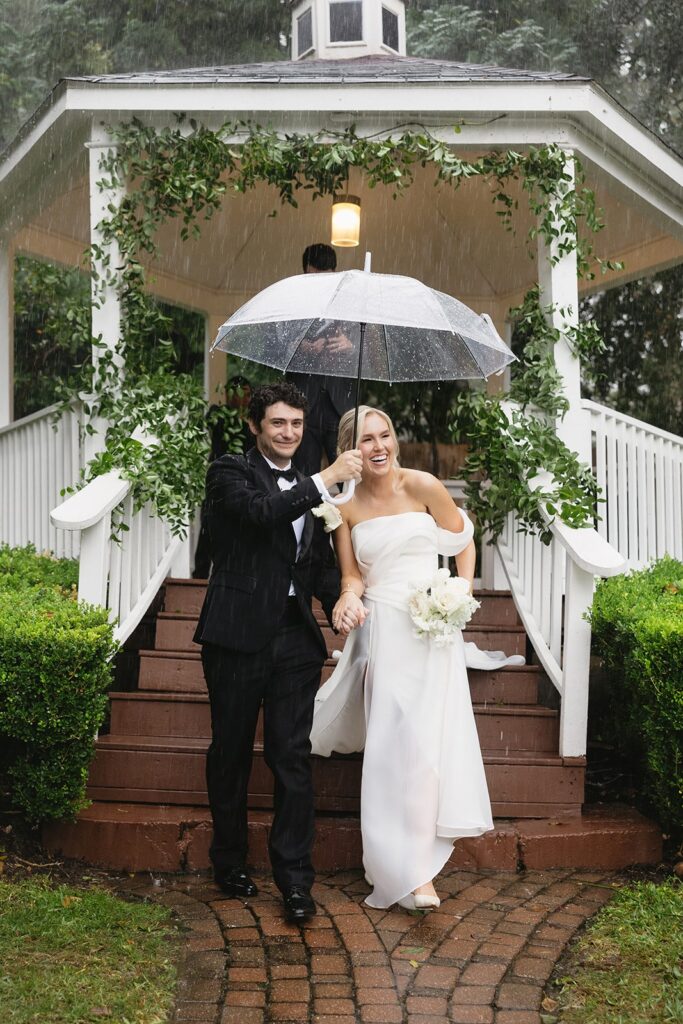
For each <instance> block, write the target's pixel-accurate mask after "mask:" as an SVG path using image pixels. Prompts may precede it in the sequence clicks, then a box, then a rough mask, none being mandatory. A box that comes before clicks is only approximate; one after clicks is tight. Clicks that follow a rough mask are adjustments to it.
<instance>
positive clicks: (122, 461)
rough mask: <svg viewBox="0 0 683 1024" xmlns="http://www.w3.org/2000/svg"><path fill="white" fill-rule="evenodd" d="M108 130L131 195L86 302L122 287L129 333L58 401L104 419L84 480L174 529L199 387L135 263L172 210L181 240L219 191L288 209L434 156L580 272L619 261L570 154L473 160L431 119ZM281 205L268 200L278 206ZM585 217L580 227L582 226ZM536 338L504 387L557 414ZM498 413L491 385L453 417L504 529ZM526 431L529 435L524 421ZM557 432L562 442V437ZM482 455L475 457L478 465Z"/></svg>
mask: <svg viewBox="0 0 683 1024" xmlns="http://www.w3.org/2000/svg"><path fill="white" fill-rule="evenodd" d="M457 127H458V126H455V128H456V130H457ZM109 132H110V134H111V136H112V139H113V142H114V143H115V148H113V149H112V150H110V151H109V152H108V153H107V154H106V155H105V157H104V158H103V160H102V163H101V168H102V173H103V177H102V180H101V182H100V183H99V184H100V188H102V189H107V190H108V189H112V188H117V187H119V186H121V185H126V186H127V187H128V191H127V192H126V194H125V196H124V198H123V199H122V201H121V202H120V204H119V205H118V206H115V205H112V206H111V207H110V208H109V210H108V216H107V218H106V219H105V220H104V221H103V222H102V223H101V224H100V225H99V229H100V232H101V235H102V239H103V241H102V245H101V246H99V247H93V248H92V249H91V251H90V254H89V258H90V268H91V275H92V277H93V279H94V291H95V298H94V302H95V303H97V302H99V301H101V299H102V297H103V295H104V290H105V289H106V288H107V287H110V286H112V285H113V286H114V287H116V288H117V289H118V292H119V296H120V300H121V308H122V317H123V329H122V337H121V339H120V341H119V343H118V345H117V346H116V347H115V349H114V350H111V349H109V348H107V347H106V346H104V345H103V344H102V343H101V341H99V340H98V339H95V341H94V344H95V346H96V350H97V352H98V358H97V359H96V361H95V364H94V365H93V366H89V367H86V368H84V374H83V377H82V378H81V380H80V381H79V382H78V385H77V386H76V387H75V388H71V390H70V391H69V392H68V394H66V395H65V400H69V399H70V398H73V397H74V394H75V393H79V394H81V395H82V394H83V393H85V394H87V396H88V398H87V401H86V411H87V413H88V414H89V415H90V417H91V425H90V427H89V428H88V429H93V427H92V423H94V422H95V421H96V419H97V418H101V419H103V420H105V421H106V422H107V423H108V432H107V437H106V450H105V452H103V453H102V454H101V455H99V456H98V457H97V458H96V459H95V460H94V461H93V462H92V463H91V464H90V466H89V467H88V468H87V472H86V475H87V476H88V477H91V476H93V475H96V474H98V473H101V472H104V471H106V470H107V469H109V468H112V467H113V466H116V467H117V468H118V469H119V470H120V471H122V473H123V474H124V475H125V476H126V477H127V478H128V479H129V480H130V481H131V482H132V484H133V497H134V499H135V502H136V504H137V505H138V506H140V505H142V504H143V503H145V502H146V501H151V502H152V503H153V504H154V506H155V507H156V510H157V512H158V514H159V515H160V516H162V517H163V518H165V519H166V520H167V521H168V522H169V524H170V526H171V528H172V530H173V531H174V532H176V533H183V532H184V531H185V530H186V528H187V523H188V522H189V519H190V518H191V516H192V514H193V512H194V509H195V508H196V507H197V505H198V504H199V502H200V500H201V497H202V493H203V488H204V476H205V470H206V460H207V457H208V451H209V441H208V436H207V432H206V425H205V422H204V414H205V410H206V404H205V400H204V396H203V394H202V392H201V388H200V387H199V385H198V384H197V382H196V381H194V380H192V379H191V378H188V377H186V376H183V375H179V374H177V373H176V372H175V369H174V363H175V354H174V351H173V346H172V343H171V341H170V339H169V332H168V320H167V318H166V317H165V316H164V315H163V313H162V312H161V311H160V309H159V307H158V305H157V304H156V303H155V302H154V300H153V299H152V298H151V297H150V296H149V295H148V294H147V293H146V291H145V273H144V268H143V264H142V258H143V257H144V256H148V257H150V256H154V255H155V254H156V251H157V248H156V235H157V231H158V229H159V228H160V227H161V226H162V225H163V224H164V223H166V222H167V221H169V220H172V219H178V218H179V219H180V221H181V222H182V227H181V237H182V238H183V239H186V238H189V237H190V236H195V237H196V236H197V235H199V233H200V231H201V222H202V221H204V222H205V221H208V220H210V218H211V217H212V216H213V214H214V213H215V212H216V210H218V209H219V207H220V205H221V203H222V201H223V199H224V197H225V196H226V194H227V193H228V192H235V193H245V192H247V191H249V190H250V189H253V188H255V187H256V186H257V185H258V184H260V183H261V182H267V183H268V184H270V185H271V186H273V187H274V188H275V189H276V190H277V192H278V195H279V199H280V203H281V204H289V205H291V206H294V207H296V206H297V198H298V196H299V194H300V193H301V192H302V191H306V192H309V193H312V197H313V199H317V198H320V197H323V196H332V195H335V194H338V193H340V192H343V191H345V190H346V189H347V187H348V179H349V174H350V172H351V170H352V169H353V168H357V169H359V170H360V171H362V173H363V175H364V178H365V181H366V182H367V184H368V185H369V186H370V187H371V188H374V187H377V186H383V187H388V188H390V189H391V192H392V195H393V196H394V198H397V197H398V196H400V195H401V194H402V193H403V192H405V191H406V190H407V189H408V188H409V187H410V185H411V184H412V182H413V180H414V174H415V170H416V168H417V167H422V168H425V167H433V168H434V171H435V184H442V185H444V186H451V187H454V188H457V187H459V185H460V184H461V183H462V182H463V181H466V180H468V179H471V178H473V177H480V178H484V179H485V180H486V181H487V182H488V184H489V186H490V189H491V199H492V202H493V203H494V204H495V205H496V206H497V213H498V215H499V217H500V219H501V222H502V224H503V226H504V227H505V229H506V230H513V229H514V213H515V210H516V209H517V207H518V200H517V199H516V198H514V197H513V196H512V195H511V194H510V192H509V186H510V184H511V183H513V182H520V183H521V185H522V189H523V192H524V194H525V195H526V197H527V202H528V205H529V209H530V210H531V212H532V213H533V214H534V226H533V227H532V228H531V229H530V231H529V235H528V240H529V242H532V241H533V239H534V238H535V237H536V235H537V234H539V233H540V234H541V235H542V236H543V237H544V238H545V240H546V242H547V243H549V244H550V243H554V252H555V256H554V258H555V259H560V258H561V257H562V256H563V255H564V254H565V253H566V252H569V251H571V250H574V249H575V250H576V252H577V260H578V267H579V272H580V273H581V274H582V275H583V276H585V277H593V276H594V274H595V271H596V269H602V270H603V271H604V270H606V269H610V268H613V267H615V266H617V265H616V264H613V263H611V262H610V261H606V260H602V259H600V258H599V257H598V256H597V255H596V254H595V252H594V249H593V246H592V243H591V241H590V237H591V236H592V234H593V233H595V232H596V231H598V230H599V229H600V228H601V226H602V222H601V219H600V213H599V211H598V209H597V206H596V202H595V196H594V194H593V193H592V192H591V190H590V189H588V188H587V187H586V186H585V181H584V176H583V171H582V169H581V167H580V164H579V163H578V161H576V160H575V161H574V176H573V179H572V176H571V174H570V173H569V171H568V168H567V156H566V154H565V152H564V151H563V150H562V149H561V148H560V147H558V146H543V147H532V148H530V149H529V150H528V151H526V152H523V153H522V152H517V151H514V150H507V151H500V152H491V153H488V154H486V155H485V156H482V157H480V158H478V159H477V160H474V161H468V160H465V159H462V158H461V157H459V156H458V155H457V154H456V153H454V152H453V150H452V149H450V148H449V146H448V145H447V144H446V143H444V142H442V141H440V140H439V139H437V138H435V137H434V136H433V135H432V134H431V133H430V132H429V131H427V130H426V129H421V130H413V129H410V130H409V129H405V130H399V129H396V130H394V131H390V132H386V133H382V134H381V135H379V136H371V137H364V136H360V135H358V134H357V132H356V130H355V128H353V127H352V128H349V129H347V130H345V131H343V132H334V131H325V132H320V133H317V134H312V135H306V134H303V135H302V134H297V133H286V134H282V133H279V132H276V131H272V130H267V129H264V128H262V127H260V126H259V125H256V124H253V123H250V122H243V121H241V122H237V123H229V124H226V125H224V126H223V127H222V128H220V129H219V130H217V131H212V130H210V129H208V128H207V127H205V126H204V125H201V124H197V123H196V122H195V121H193V120H190V121H187V122H186V121H185V120H184V118H182V117H179V118H178V123H177V124H176V125H175V126H173V127H165V128H161V129H157V128H154V127H150V126H149V125H144V124H142V123H141V122H140V121H139V120H133V121H131V122H129V123H127V124H122V125H118V126H115V127H112V128H110V129H109ZM276 213H277V210H274V211H273V215H275V214H276ZM580 222H583V223H584V224H585V225H586V227H587V228H588V229H589V230H588V232H587V233H586V234H585V235H582V236H581V237H579V233H578V225H579V223H580ZM111 243H115V245H116V247H117V248H118V251H119V253H120V261H119V266H117V267H113V266H112V262H111V259H112V257H111V252H110V244H111ZM524 315H525V316H527V317H528V318H534V324H535V325H536V327H538V326H539V325H540V320H541V319H544V314H543V313H542V312H541V313H537V312H533V313H532V311H531V307H529V308H528V309H527V312H526V313H525V314H524ZM532 333H533V332H532ZM544 338H545V340H543V339H542V338H539V340H538V344H534V345H531V346H530V348H529V352H528V353H527V357H528V358H527V364H528V365H527V368H526V371H525V375H523V376H522V377H520V378H519V379H518V380H517V381H516V382H515V386H514V388H513V397H516V399H517V400H518V401H520V403H521V405H522V407H523V409H524V408H525V407H526V406H527V405H528V403H529V401H530V400H531V398H532V396H533V400H534V402H535V404H536V405H538V404H539V399H540V402H541V404H542V405H543V406H544V407H545V409H546V411H547V412H548V413H549V414H550V415H552V416H557V415H561V414H562V412H563V410H564V408H565V407H566V400H565V399H564V398H563V396H562V394H561V387H560V384H561V382H560V379H559V377H558V375H557V373H556V371H555V369H554V365H553V363H552V356H551V354H549V352H550V350H549V349H548V337H547V335H545V336H544ZM582 339H583V340H582ZM587 343H588V342H586V340H585V338H584V336H583V335H581V336H580V337H579V336H577V339H576V344H577V345H579V346H580V345H582V344H587ZM500 411H501V410H500V409H498V410H497V409H496V408H495V406H494V405H493V404H491V403H490V402H489V401H488V399H486V398H485V397H484V396H475V395H470V396H466V397H464V398H463V401H462V402H460V403H459V406H458V408H457V409H456V410H455V419H454V424H455V426H456V428H457V429H459V430H461V431H464V432H465V433H466V434H467V436H468V437H469V438H470V441H471V443H472V445H473V449H474V451H473V454H472V456H471V457H470V462H469V469H470V471H471V473H472V475H473V478H474V477H476V475H477V473H481V471H485V472H486V473H488V474H489V475H491V474H493V475H491V480H492V481H494V482H492V483H491V484H490V485H489V487H488V491H486V488H485V487H484V486H483V484H482V485H480V486H479V487H478V488H477V487H474V488H473V500H474V501H475V502H478V513H479V515H480V518H481V519H482V521H483V522H485V523H487V525H489V526H490V528H491V529H492V530H493V531H494V533H495V532H497V531H499V523H500V515H501V509H502V507H503V504H505V503H508V505H509V507H510V508H513V507H519V506H520V505H524V503H525V502H526V501H527V499H526V497H525V495H524V494H523V493H522V484H521V483H520V484H519V485H518V488H517V489H516V490H514V489H513V491H510V489H509V488H510V487H511V486H512V484H511V483H508V485H507V487H508V489H507V491H505V490H504V491H503V492H500V493H499V492H496V491H495V488H496V487H498V486H499V484H498V482H497V476H498V473H499V472H501V473H503V474H504V475H505V476H506V478H507V480H508V481H511V480H512V478H513V477H512V474H511V472H510V470H511V466H510V465H509V458H508V461H507V462H506V461H505V459H503V458H502V456H501V458H500V459H497V458H496V459H494V457H493V451H494V447H495V446H492V445H491V444H490V442H491V440H492V438H493V433H494V432H495V430H496V427H497V425H499V419H498V417H499V413H500ZM520 415H521V416H524V415H526V413H525V412H524V411H522V412H521V413H520ZM224 416H225V432H226V436H227V437H228V438H229V440H230V444H231V445H232V447H233V448H238V447H239V443H240V441H239V436H240V423H239V420H238V414H237V411H236V410H235V409H231V408H230V407H229V406H228V407H226V408H225V411H224ZM140 424H142V425H143V426H144V427H145V428H146V429H147V431H148V432H149V433H150V434H152V435H153V436H154V437H156V439H157V441H156V443H155V444H153V445H152V446H151V447H143V446H141V445H140V444H138V443H137V442H134V441H132V440H131V436H130V435H131V433H132V430H133V429H134V428H135V426H138V425H140ZM519 429H520V431H521V432H522V433H524V431H525V428H524V427H523V426H522V425H521V421H520V428H519ZM539 429H540V427H537V426H535V425H534V427H533V430H526V437H527V439H528V440H529V442H530V443H531V440H532V438H537V437H538V436H539V435H538V430H539ZM550 433H552V431H549V434H548V435H547V436H546V435H544V437H545V440H544V442H543V444H542V445H541V444H540V441H538V445H540V448H539V449H538V450H539V451H540V450H541V448H542V449H543V451H544V452H545V454H546V456H547V454H548V451H549V446H550V444H551V442H550V440H549V437H550ZM553 436H554V435H553ZM554 443H555V444H556V446H559V445H561V442H559V441H558V440H557V438H556V437H555V441H554ZM484 447H486V448H487V449H488V451H489V453H490V454H489V455H488V456H486V457H484V456H482V455H481V452H482V451H483V448H484ZM477 451H479V452H480V454H479V455H477V454H476V452H477ZM535 452H536V449H533V450H532V449H531V448H528V449H525V450H524V451H523V450H522V448H521V447H518V448H517V449H516V453H517V454H516V456H515V458H516V459H517V461H518V462H520V460H521V462H520V466H521V475H520V476H519V479H520V480H521V479H523V478H525V476H526V477H528V475H529V474H528V473H525V470H524V467H525V466H526V467H527V468H528V466H529V465H531V463H533V462H535V461H537V458H536V454H535ZM570 456H571V453H569V452H568V451H567V450H566V449H564V450H561V448H560V447H558V448H557V457H556V460H555V464H556V466H557V469H558V471H560V470H562V469H564V471H565V477H564V479H565V480H568V479H569V478H571V479H572V480H574V481H575V482H576V488H575V489H574V490H572V492H571V494H569V493H567V496H566V498H563V499H561V500H560V501H559V504H558V511H559V514H560V515H561V516H562V518H565V519H566V520H567V521H568V522H571V521H574V520H576V521H578V518H579V513H578V512H577V509H579V508H583V509H584V512H585V515H587V514H588V513H587V511H586V510H587V508H588V504H590V502H591V501H594V497H595V488H594V485H591V483H590V481H589V480H588V476H590V474H588V476H586V474H585V473H584V472H583V471H582V470H581V469H580V467H578V464H577V467H575V468H572V465H571V458H570ZM508 457H511V453H508ZM477 459H479V460H481V461H480V463H479V464H478V463H477ZM522 464H523V465H522ZM545 468H549V467H548V466H547V465H546V467H545ZM558 478H559V477H558ZM591 480H592V477H591ZM572 486H574V485H572ZM485 493H488V498H485V497H484V495H485ZM526 493H527V494H528V491H527V492H526ZM503 494H505V497H504V498H503ZM580 494H583V495H584V498H583V499H582V498H581V497H580ZM510 502H513V503H512V504H510ZM584 518H585V516H584ZM522 522H523V523H526V524H528V526H529V527H530V528H534V529H538V528H541V527H540V524H539V523H538V520H537V518H535V517H534V514H533V512H532V511H531V507H530V505H529V510H528V514H527V513H526V512H525V513H523V515H522Z"/></svg>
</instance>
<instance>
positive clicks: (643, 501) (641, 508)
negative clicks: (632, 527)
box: [635, 431, 651, 566]
mask: <svg viewBox="0 0 683 1024" xmlns="http://www.w3.org/2000/svg"><path fill="white" fill-rule="evenodd" d="M644 441H645V438H644V437H643V433H642V431H638V434H637V437H636V441H635V446H636V454H637V467H638V472H637V490H636V494H637V500H638V550H637V552H636V562H635V564H636V565H638V566H641V565H645V563H646V562H647V558H648V555H647V546H648V536H649V534H650V530H651V526H650V524H649V523H648V518H647V470H646V462H647V459H646V450H645V444H644Z"/></svg>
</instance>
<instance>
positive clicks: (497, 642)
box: [155, 612, 526, 655]
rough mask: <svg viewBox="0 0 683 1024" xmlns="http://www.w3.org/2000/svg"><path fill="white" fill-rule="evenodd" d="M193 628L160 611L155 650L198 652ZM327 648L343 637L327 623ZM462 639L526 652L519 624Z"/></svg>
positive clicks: (476, 630) (470, 631) (475, 631)
mask: <svg viewBox="0 0 683 1024" xmlns="http://www.w3.org/2000/svg"><path fill="white" fill-rule="evenodd" d="M196 628H197V617H196V616H195V615H184V614H176V613H175V612H160V613H159V615H158V616H157V630H156V644H155V647H156V650H158V651H199V650H200V645H199V644H196V643H195V642H194V640H193V639H192V637H193V636H194V632H195V630H196ZM323 636H324V637H325V641H326V643H327V649H328V651H330V652H331V651H340V650H341V649H342V648H343V646H344V639H345V638H344V637H343V636H341V635H340V634H336V633H334V632H333V631H332V629H331V628H330V627H329V626H325V627H324V628H323ZM463 636H464V638H465V640H473V641H474V642H475V643H476V644H477V646H478V647H481V648H482V649H483V650H486V651H504V652H505V654H507V655H510V654H521V655H524V654H525V653H526V633H525V632H524V629H523V627H522V626H486V625H483V626H478V625H470V626H468V628H467V629H466V630H464V632H463Z"/></svg>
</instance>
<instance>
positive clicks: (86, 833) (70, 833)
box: [42, 802, 662, 872]
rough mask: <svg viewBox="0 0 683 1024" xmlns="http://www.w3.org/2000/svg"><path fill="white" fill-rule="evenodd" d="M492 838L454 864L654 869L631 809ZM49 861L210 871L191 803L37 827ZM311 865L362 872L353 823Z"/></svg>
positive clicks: (205, 821)
mask: <svg viewBox="0 0 683 1024" xmlns="http://www.w3.org/2000/svg"><path fill="white" fill-rule="evenodd" d="M270 822H271V815H270V814H269V813H268V812H265V811H252V812H250V816H249V865H250V866H251V867H252V868H254V869H266V870H267V869H268V867H269V864H268V848H267V840H268V829H269V827H270ZM495 824H496V827H495V829H494V831H493V832H489V833H487V834H486V835H484V836H480V837H478V838H476V839H461V840H458V841H457V842H456V843H455V846H454V850H453V855H452V857H451V863H452V864H454V865H456V866H458V867H462V868H468V869H476V868H481V869H494V870H502V871H515V870H524V869H529V870H531V869H541V870H543V869H546V868H586V869H595V870H605V871H611V870H621V869H623V868H626V867H629V866H630V865H635V864H657V863H659V861H660V860H661V857H662V834H661V831H660V830H659V828H658V827H657V826H656V825H655V824H653V823H652V822H650V821H648V820H647V819H646V818H643V817H642V816H641V815H640V814H638V813H637V811H634V810H633V809H632V808H625V807H620V806H596V807H590V808H587V809H585V810H584V813H583V814H581V815H580V816H577V817H573V818H568V819H562V818H552V819H550V820H545V821H526V820H517V819H514V818H511V819H507V820H498V821H496V823H495ZM42 838H43V845H44V847H45V849H46V850H47V851H48V853H49V854H50V855H51V856H55V857H68V858H73V859H77V860H82V861H85V862H86V863H88V864H93V865H97V866H100V867H104V868H108V869H110V870H115V871H160V872H185V871H202V870H206V869H207V868H209V867H210V864H209V855H208V851H209V844H210V842H211V819H210V816H209V813H208V810H207V809H206V808H204V807H196V806H175V807H169V806H161V807H150V806H148V805H146V804H118V803H100V802H98V803H94V804H92V805H91V806H90V807H88V808H87V809H86V810H84V811H82V812H81V813H80V814H79V816H78V818H77V820H76V821H75V822H60V823H52V824H47V825H44V826H43V833H42ZM313 860H314V864H315V866H316V868H317V869H318V870H319V871H333V870H350V869H354V868H360V867H361V865H362V858H361V835H360V823H359V821H358V819H357V818H354V817H348V816H347V817H326V816H322V815H320V816H318V818H317V821H316V842H315V847H314V855H313Z"/></svg>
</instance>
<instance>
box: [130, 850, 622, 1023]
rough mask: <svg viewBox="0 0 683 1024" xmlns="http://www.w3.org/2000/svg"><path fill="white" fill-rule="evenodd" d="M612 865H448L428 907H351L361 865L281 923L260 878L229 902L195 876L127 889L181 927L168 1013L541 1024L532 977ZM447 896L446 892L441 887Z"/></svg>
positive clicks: (212, 1019) (600, 890) (555, 952)
mask: <svg viewBox="0 0 683 1024" xmlns="http://www.w3.org/2000/svg"><path fill="white" fill-rule="evenodd" d="M612 879H613V876H612V875H611V874H608V873H605V872H586V871H576V870H575V871H568V870H557V871H544V872H541V871H527V872H524V873H523V874H519V875H518V874H509V873H500V872H496V873H494V872H484V871H463V870H458V869H455V868H452V869H447V870H446V872H445V873H444V874H443V875H441V876H440V877H439V879H438V881H437V891H438V892H439V893H440V895H441V897H442V903H441V907H440V908H439V909H438V910H435V911H431V912H429V913H425V914H423V913H421V912H413V913H408V912H407V911H404V910H402V909H400V908H396V907H395V908H393V909H391V910H388V911H386V910H372V909H370V908H368V907H365V906H363V905H362V899H363V897H364V895H365V894H366V892H367V886H366V884H365V881H364V880H363V878H362V875H361V874H360V872H357V871H353V872H343V873H336V874H330V875H323V876H321V877H319V878H318V880H317V882H316V885H315V887H314V890H313V895H314V897H315V899H316V902H317V904H318V916H317V917H315V918H313V919H312V920H311V921H310V922H309V923H307V924H306V925H305V926H303V927H296V926H292V925H289V924H287V923H286V922H285V921H284V920H283V918H282V904H281V900H280V897H279V893H278V892H277V890H276V889H275V886H274V885H273V883H272V881H271V880H270V879H269V878H268V877H266V876H263V877H257V876H255V880H256V881H257V884H258V886H259V895H258V897H257V898H256V899H254V900H251V901H248V902H241V901H239V900H228V899H225V898H224V897H223V895H222V894H221V893H220V891H219V890H218V889H217V888H216V887H215V886H214V885H213V883H212V881H211V880H210V879H208V878H207V877H206V876H204V877H199V876H193V877H190V878H188V877H187V876H167V877H166V878H162V879H156V880H152V881H150V878H149V876H146V877H145V878H144V879H143V878H138V879H137V880H135V881H133V882H132V883H131V885H130V886H126V888H128V889H130V888H132V889H134V890H135V891H136V893H137V894H138V895H143V894H144V895H147V896H150V897H152V898H154V899H156V900H158V901H159V902H161V903H164V904H165V905H166V906H169V907H171V908H173V909H174V910H175V911H176V912H177V914H178V916H179V918H180V920H181V923H182V925H183V926H184V928H185V930H186V932H185V941H184V953H183V958H182V962H181V968H180V981H179V986H178V993H177V1001H176V1006H175V1010H174V1014H173V1017H172V1021H173V1024H185V1022H190V1021H193V1022H195V1024H271V1022H273V1024H289V1022H292V1024H354V1022H360V1024H405V1022H410V1024H540V1021H541V1016H540V1007H541V999H542V997H543V989H544V986H545V984H546V982H547V979H548V978H549V977H550V974H551V973H552V970H553V968H554V966H555V963H556V962H557V960H558V959H559V957H560V955H561V954H562V951H563V950H564V948H565V946H566V944H567V943H568V942H569V940H570V939H571V938H572V936H573V935H574V933H575V932H576V931H577V929H578V928H580V927H581V925H582V924H583V923H584V922H585V920H586V919H587V918H589V917H591V916H592V915H593V914H594V913H595V912H596V911H597V910H598V909H599V908H600V906H602V904H603V903H605V902H606V901H607V900H609V899H610V897H611V894H612V891H613V890H612V884H611V883H612ZM444 897H445V898H444Z"/></svg>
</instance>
